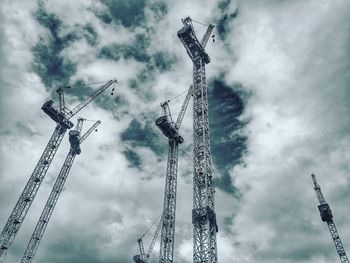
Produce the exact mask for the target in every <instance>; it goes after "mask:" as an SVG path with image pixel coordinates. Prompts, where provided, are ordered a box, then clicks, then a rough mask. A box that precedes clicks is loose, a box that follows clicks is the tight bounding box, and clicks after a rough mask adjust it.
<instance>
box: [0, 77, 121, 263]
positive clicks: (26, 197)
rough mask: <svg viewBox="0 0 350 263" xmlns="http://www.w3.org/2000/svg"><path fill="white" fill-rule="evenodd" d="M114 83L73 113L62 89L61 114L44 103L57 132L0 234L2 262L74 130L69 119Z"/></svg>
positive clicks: (94, 95)
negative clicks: (57, 155) (68, 136)
mask: <svg viewBox="0 0 350 263" xmlns="http://www.w3.org/2000/svg"><path fill="white" fill-rule="evenodd" d="M114 83H117V80H116V79H113V80H109V81H107V82H106V83H105V84H104V85H102V86H101V87H100V88H98V89H97V90H96V91H94V92H93V93H92V94H91V95H90V96H89V97H88V98H86V99H85V100H84V101H82V102H81V103H79V104H78V105H77V106H76V107H74V108H73V109H72V110H69V109H68V108H67V107H66V106H65V103H64V94H63V88H58V89H57V90H56V92H57V93H58V95H59V107H58V110H57V109H56V107H54V106H53V104H54V102H53V101H52V100H49V101H47V102H45V103H44V105H43V106H42V107H41V109H42V110H43V111H44V112H45V113H46V114H47V115H49V117H50V118H51V119H52V120H54V121H55V122H56V128H55V130H54V132H53V134H52V136H51V138H50V140H49V142H48V144H47V146H46V148H45V150H44V152H43V153H42V155H41V157H40V159H39V161H38V163H37V165H36V167H35V169H34V171H33V173H32V174H31V176H30V178H29V180H28V182H27V184H26V186H25V187H24V190H23V192H22V194H21V195H20V197H19V199H18V201H17V203H16V205H15V207H14V209H13V211H12V212H11V214H10V216H9V218H8V220H7V222H6V224H5V227H4V229H3V230H2V232H1V235H0V262H1V260H2V259H4V258H5V256H6V254H7V251H8V249H9V247H10V246H11V244H12V243H13V241H14V239H15V237H16V234H17V232H18V230H19V228H20V227H21V225H22V222H23V220H24V218H25V216H26V214H27V212H28V210H29V208H30V205H31V204H32V202H33V199H34V197H35V195H36V193H37V192H38V189H39V187H40V185H41V182H42V181H43V179H44V177H45V175H46V172H47V170H48V169H49V166H50V164H51V162H52V159H53V158H54V156H55V154H56V152H57V149H58V147H59V146H60V144H61V141H62V139H63V137H64V135H65V133H66V131H67V130H68V129H71V128H72V127H73V126H74V125H73V123H72V122H71V121H70V120H69V119H71V118H72V117H73V116H74V115H75V114H77V113H78V112H79V111H80V110H82V109H83V108H84V107H85V106H86V105H88V104H89V103H90V102H91V101H93V100H94V99H95V98H96V97H98V96H99V95H100V94H101V93H102V92H103V91H105V90H106V89H107V88H108V87H110V86H111V85H112V84H114Z"/></svg>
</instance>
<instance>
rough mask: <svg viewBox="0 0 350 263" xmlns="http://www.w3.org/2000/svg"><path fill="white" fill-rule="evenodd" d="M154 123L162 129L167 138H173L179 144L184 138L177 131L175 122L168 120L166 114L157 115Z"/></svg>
mask: <svg viewBox="0 0 350 263" xmlns="http://www.w3.org/2000/svg"><path fill="white" fill-rule="evenodd" d="M156 125H157V126H158V128H159V129H160V130H161V131H162V133H163V134H164V135H165V136H166V137H168V138H169V139H173V140H174V141H176V142H177V143H179V144H181V143H183V142H184V139H183V138H182V137H181V136H180V135H179V133H178V132H177V129H176V126H175V123H174V122H169V121H168V118H167V116H162V117H159V118H158V119H157V120H156Z"/></svg>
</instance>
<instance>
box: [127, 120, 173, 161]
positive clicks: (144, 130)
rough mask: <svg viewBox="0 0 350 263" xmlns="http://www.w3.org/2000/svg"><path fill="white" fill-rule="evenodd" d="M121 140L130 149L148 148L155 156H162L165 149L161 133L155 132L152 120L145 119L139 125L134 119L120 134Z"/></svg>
mask: <svg viewBox="0 0 350 263" xmlns="http://www.w3.org/2000/svg"><path fill="white" fill-rule="evenodd" d="M121 139H122V140H123V141H124V142H127V143H129V144H130V145H131V146H132V147H138V146H141V147H149V148H150V149H151V150H152V151H153V152H154V153H156V154H157V155H162V154H164V153H165V152H166V149H167V145H166V144H165V143H164V141H163V140H162V138H161V133H160V132H158V131H156V127H155V124H154V120H149V119H146V120H145V121H144V123H141V122H140V121H139V120H137V119H135V118H134V119H133V120H132V121H131V122H130V124H129V126H128V128H127V129H126V130H125V131H123V132H122V133H121Z"/></svg>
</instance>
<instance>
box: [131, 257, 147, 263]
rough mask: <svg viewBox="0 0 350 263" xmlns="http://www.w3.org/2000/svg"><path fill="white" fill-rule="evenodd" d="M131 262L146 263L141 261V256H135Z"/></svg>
mask: <svg viewBox="0 0 350 263" xmlns="http://www.w3.org/2000/svg"><path fill="white" fill-rule="evenodd" d="M132 260H133V261H134V262H135V263H147V261H145V260H143V259H142V257H141V255H135V256H133V258H132Z"/></svg>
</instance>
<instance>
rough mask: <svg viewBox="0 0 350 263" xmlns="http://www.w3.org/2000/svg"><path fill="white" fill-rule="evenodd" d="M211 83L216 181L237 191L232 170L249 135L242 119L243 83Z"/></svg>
mask: <svg viewBox="0 0 350 263" xmlns="http://www.w3.org/2000/svg"><path fill="white" fill-rule="evenodd" d="M209 86H212V87H213V88H212V89H210V90H209V93H208V101H209V120H210V134H211V140H210V142H211V149H212V155H213V161H214V164H215V166H216V167H217V168H218V169H219V172H220V176H219V177H217V178H216V180H215V184H216V186H217V187H218V188H220V189H222V190H223V191H225V192H228V193H234V194H237V192H236V189H235V187H234V186H233V182H232V179H231V177H230V175H229V170H230V169H231V168H232V167H233V166H235V165H237V164H240V163H241V162H242V158H243V156H244V154H245V153H246V149H247V145H246V140H247V138H246V137H245V136H244V135H242V133H241V130H242V129H243V128H244V126H245V125H246V123H247V122H244V121H242V120H241V119H240V117H241V115H242V113H243V111H244V107H245V101H244V100H245V98H244V96H246V95H244V94H243V93H242V87H240V85H238V84H237V85H236V86H235V87H233V88H232V87H229V86H227V85H226V84H225V83H224V82H223V80H222V78H218V79H214V80H213V81H212V84H211V85H209Z"/></svg>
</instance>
